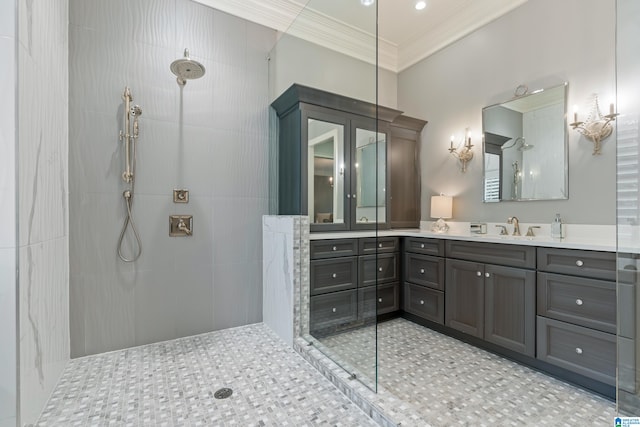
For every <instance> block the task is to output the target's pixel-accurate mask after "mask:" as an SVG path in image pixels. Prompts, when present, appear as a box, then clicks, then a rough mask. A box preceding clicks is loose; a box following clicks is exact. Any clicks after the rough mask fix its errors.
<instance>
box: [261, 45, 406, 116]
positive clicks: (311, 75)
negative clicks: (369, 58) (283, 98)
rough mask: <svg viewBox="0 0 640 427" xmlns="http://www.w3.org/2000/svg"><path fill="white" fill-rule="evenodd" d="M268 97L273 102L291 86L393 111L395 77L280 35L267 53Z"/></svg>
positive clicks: (337, 54)
mask: <svg viewBox="0 0 640 427" xmlns="http://www.w3.org/2000/svg"><path fill="white" fill-rule="evenodd" d="M269 57H270V62H269V86H270V91H269V96H270V99H271V101H273V100H275V99H276V98H277V97H278V96H280V94H282V92H284V91H285V90H287V89H288V88H289V86H291V85H292V84H293V83H298V84H301V85H304V86H310V87H314V88H316V89H322V90H326V91H328V92H333V93H338V94H341V95H344V96H349V97H351V98H356V99H361V100H364V101H368V102H376V78H378V94H377V95H378V103H379V104H380V105H383V106H385V107H390V108H395V107H396V103H397V99H398V93H397V88H398V82H397V75H396V73H394V72H391V71H388V70H384V69H378V73H377V75H376V67H374V66H373V65H371V64H368V63H366V62H364V61H361V60H358V59H354V58H351V57H349V56H346V55H343V54H341V53H338V52H335V51H333V50H330V49H327V48H325V47H322V46H319V45H317V44H313V43H310V42H307V41H305V40H302V39H299V38H296V37H293V36H290V35H288V34H284V35H282V36H281V37H280V38H279V39H278V44H277V45H276V46H275V47H274V49H273V50H272V51H271V53H270V55H269Z"/></svg>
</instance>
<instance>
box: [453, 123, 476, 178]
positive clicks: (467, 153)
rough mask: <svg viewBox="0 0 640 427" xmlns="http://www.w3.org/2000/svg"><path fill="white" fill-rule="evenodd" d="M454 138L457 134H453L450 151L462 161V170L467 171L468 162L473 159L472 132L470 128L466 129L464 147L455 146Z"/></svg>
mask: <svg viewBox="0 0 640 427" xmlns="http://www.w3.org/2000/svg"><path fill="white" fill-rule="evenodd" d="M454 139H455V136H454V135H451V146H450V147H449V153H451V154H452V155H453V157H455V158H456V159H458V160H460V163H462V172H466V171H467V162H469V161H471V159H473V151H471V148H472V147H473V144H471V132H470V131H469V128H467V129H466V130H465V137H464V139H463V140H462V147H458V148H454V147H453V141H454Z"/></svg>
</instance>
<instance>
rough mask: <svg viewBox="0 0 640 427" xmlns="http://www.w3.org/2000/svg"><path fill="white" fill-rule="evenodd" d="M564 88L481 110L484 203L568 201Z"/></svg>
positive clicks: (541, 92)
mask: <svg viewBox="0 0 640 427" xmlns="http://www.w3.org/2000/svg"><path fill="white" fill-rule="evenodd" d="M567 86H568V83H566V82H565V83H563V84H561V85H559V86H555V87H551V88H548V89H542V90H537V91H534V92H532V93H528V94H524V95H521V96H517V97H516V98H513V99H511V100H509V101H506V102H503V103H500V104H496V105H491V106H489V107H485V108H483V109H482V129H483V133H484V144H483V145H484V150H483V156H484V159H483V163H484V192H483V200H484V201H485V202H500V201H510V200H558V199H568V198H569V188H568V183H569V168H568V135H567V127H566V124H565V123H566V120H565V118H566V111H567V105H566V104H567V101H566V100H567Z"/></svg>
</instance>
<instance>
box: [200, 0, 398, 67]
mask: <svg viewBox="0 0 640 427" xmlns="http://www.w3.org/2000/svg"><path fill="white" fill-rule="evenodd" d="M194 1H195V2H197V3H201V4H203V5H206V6H209V7H212V8H214V9H217V10H220V11H222V12H225V13H229V14H231V15H235V16H239V17H241V18H244V19H247V20H249V21H252V22H255V23H257V24H260V25H264V26H266V27H269V28H273V29H275V30H277V31H279V32H281V33H286V34H290V35H292V36H295V37H298V38H300V39H303V40H306V41H308V42H311V43H315V44H318V45H320V46H323V47H326V48H328V49H331V50H334V51H337V52H340V53H343V54H345V55H348V56H350V57H353V58H356V59H359V60H361V61H364V62H367V63H369V64H376V37H375V34H370V33H368V32H366V31H363V30H360V29H359V28H356V27H354V26H351V25H348V24H346V23H344V22H342V21H339V20H336V19H334V18H332V17H330V16H327V15H325V14H323V13H320V12H317V11H315V10H313V9H310V8H305V6H304V5H302V4H299V3H296V2H293V1H291V0H242V1H238V0H194ZM377 62H378V66H380V67H381V68H385V69H387V70H391V71H393V72H397V70H398V47H397V46H396V45H395V44H394V43H391V42H388V41H386V40H383V39H378V58H377Z"/></svg>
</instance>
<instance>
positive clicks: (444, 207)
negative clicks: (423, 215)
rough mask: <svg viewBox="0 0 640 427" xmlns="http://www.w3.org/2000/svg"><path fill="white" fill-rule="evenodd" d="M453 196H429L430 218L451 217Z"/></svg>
mask: <svg viewBox="0 0 640 427" xmlns="http://www.w3.org/2000/svg"><path fill="white" fill-rule="evenodd" d="M452 206H453V197H450V196H431V218H451V211H452Z"/></svg>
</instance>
